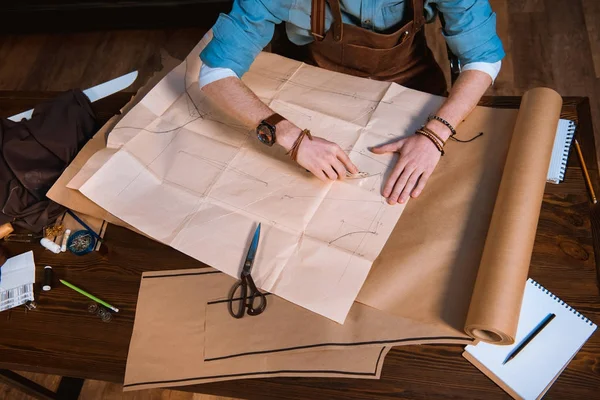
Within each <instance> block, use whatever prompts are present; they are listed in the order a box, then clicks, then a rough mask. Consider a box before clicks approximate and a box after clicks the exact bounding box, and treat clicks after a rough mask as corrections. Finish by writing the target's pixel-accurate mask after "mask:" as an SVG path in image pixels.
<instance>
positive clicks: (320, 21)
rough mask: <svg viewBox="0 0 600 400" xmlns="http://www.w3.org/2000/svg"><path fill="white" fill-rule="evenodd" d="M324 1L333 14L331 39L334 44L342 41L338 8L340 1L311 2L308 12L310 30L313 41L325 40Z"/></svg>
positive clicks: (340, 18)
mask: <svg viewBox="0 0 600 400" xmlns="http://www.w3.org/2000/svg"><path fill="white" fill-rule="evenodd" d="M325 1H327V2H328V3H329V7H331V13H332V14H333V24H332V26H331V28H332V30H333V39H334V40H335V41H336V42H339V41H340V40H342V35H343V31H342V25H343V24H342V10H341V8H340V0H312V4H311V12H310V30H311V32H310V33H311V34H312V36H313V37H314V38H315V40H318V41H321V40H323V39H325Z"/></svg>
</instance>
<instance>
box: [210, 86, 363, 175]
mask: <svg viewBox="0 0 600 400" xmlns="http://www.w3.org/2000/svg"><path fill="white" fill-rule="evenodd" d="M202 91H203V92H204V93H206V94H207V95H208V97H209V98H210V99H211V100H212V101H213V102H214V103H215V104H218V105H219V106H220V107H221V108H222V109H223V110H224V111H226V112H227V113H228V114H229V115H231V116H233V117H234V118H236V119H237V120H239V121H241V122H243V124H244V125H246V126H248V127H250V128H251V129H254V128H255V127H256V126H257V125H258V124H259V123H260V121H262V120H263V119H265V118H267V117H268V116H269V115H272V114H273V112H274V111H273V110H271V109H270V108H269V107H268V106H267V105H266V104H265V103H263V102H262V101H261V100H260V99H259V98H258V97H257V96H256V95H255V94H254V93H253V92H252V91H251V90H250V89H249V88H248V87H247V86H246V85H245V84H244V83H243V82H242V81H241V80H240V79H238V78H234V77H228V78H223V79H220V80H217V81H215V82H212V83H209V84H207V85H206V86H204V87H203V88H202ZM300 132H302V130H301V129H300V128H298V127H297V126H296V125H294V124H292V123H291V122H290V121H288V120H283V121H281V122H279V123H278V124H277V125H276V135H275V138H276V139H275V140H276V143H278V144H279V145H281V146H282V147H283V148H284V149H286V151H289V150H290V149H291V148H292V146H293V145H294V142H295V141H296V139H297V138H298V136H299V135H300ZM296 162H297V163H298V164H300V165H301V166H303V167H304V168H306V169H307V170H309V171H310V172H312V173H313V174H314V175H315V176H316V177H318V178H319V179H321V180H323V181H328V180H335V179H344V178H345V177H346V171H348V172H350V173H352V174H356V173H358V168H356V166H355V165H354V164H352V161H350V159H349V158H348V155H347V154H346V153H344V151H343V150H342V149H341V147H340V146H338V145H337V144H335V143H333V142H330V141H328V140H325V139H323V138H319V137H316V136H313V140H310V139H309V138H308V137H305V138H304V139H303V140H302V143H301V144H300V147H299V148H298V154H297V157H296Z"/></svg>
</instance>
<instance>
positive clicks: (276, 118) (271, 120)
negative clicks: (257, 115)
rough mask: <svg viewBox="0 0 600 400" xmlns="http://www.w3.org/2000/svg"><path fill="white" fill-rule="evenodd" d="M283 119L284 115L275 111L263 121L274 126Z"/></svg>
mask: <svg viewBox="0 0 600 400" xmlns="http://www.w3.org/2000/svg"><path fill="white" fill-rule="evenodd" d="M284 119H285V118H284V117H282V116H281V115H279V114H278V113H275V114H272V115H270V116H268V117H267V118H265V119H264V120H263V121H264V122H266V123H267V124H269V125H271V126H273V127H274V126H275V125H277V124H278V123H280V122H281V121H283V120H284Z"/></svg>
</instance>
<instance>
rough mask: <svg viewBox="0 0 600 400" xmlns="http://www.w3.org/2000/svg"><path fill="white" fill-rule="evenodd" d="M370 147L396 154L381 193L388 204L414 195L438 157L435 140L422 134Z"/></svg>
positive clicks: (439, 154) (431, 170)
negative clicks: (391, 169) (395, 160)
mask: <svg viewBox="0 0 600 400" xmlns="http://www.w3.org/2000/svg"><path fill="white" fill-rule="evenodd" d="M371 151H372V152H373V153H375V154H384V153H399V154H400V156H399V157H398V161H397V162H396V166H395V167H394V169H393V171H392V173H391V174H390V176H389V178H388V180H387V182H386V183H385V186H384V188H383V193H382V194H383V197H385V198H386V199H387V202H388V203H389V204H396V203H401V204H402V203H405V202H406V201H407V200H408V198H409V196H412V197H415V198H416V197H418V196H419V195H420V194H421V192H422V191H423V188H424V187H425V184H426V183H427V180H428V179H429V177H430V176H431V174H432V173H433V170H434V169H435V167H436V165H437V163H438V161H439V160H440V157H441V153H440V151H439V150H438V149H437V147H436V146H435V144H433V143H432V142H431V141H430V140H429V139H428V138H427V137H425V136H422V135H414V136H410V137H408V138H405V139H399V140H397V141H395V142H392V143H388V144H384V145H382V146H378V147H373V148H372V149H371Z"/></svg>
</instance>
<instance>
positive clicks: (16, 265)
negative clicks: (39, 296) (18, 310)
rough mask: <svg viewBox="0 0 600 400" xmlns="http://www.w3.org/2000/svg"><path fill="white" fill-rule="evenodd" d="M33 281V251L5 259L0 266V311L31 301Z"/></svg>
mask: <svg viewBox="0 0 600 400" xmlns="http://www.w3.org/2000/svg"><path fill="white" fill-rule="evenodd" d="M34 283H35V262H34V260H33V251H28V252H26V253H23V254H19V255H18V256H14V257H11V258H9V259H8V260H6V263H4V265H3V266H2V268H0V311H4V310H8V309H10V308H14V307H18V306H20V305H22V304H25V303H27V302H28V301H30V300H31V301H33V284H34Z"/></svg>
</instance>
